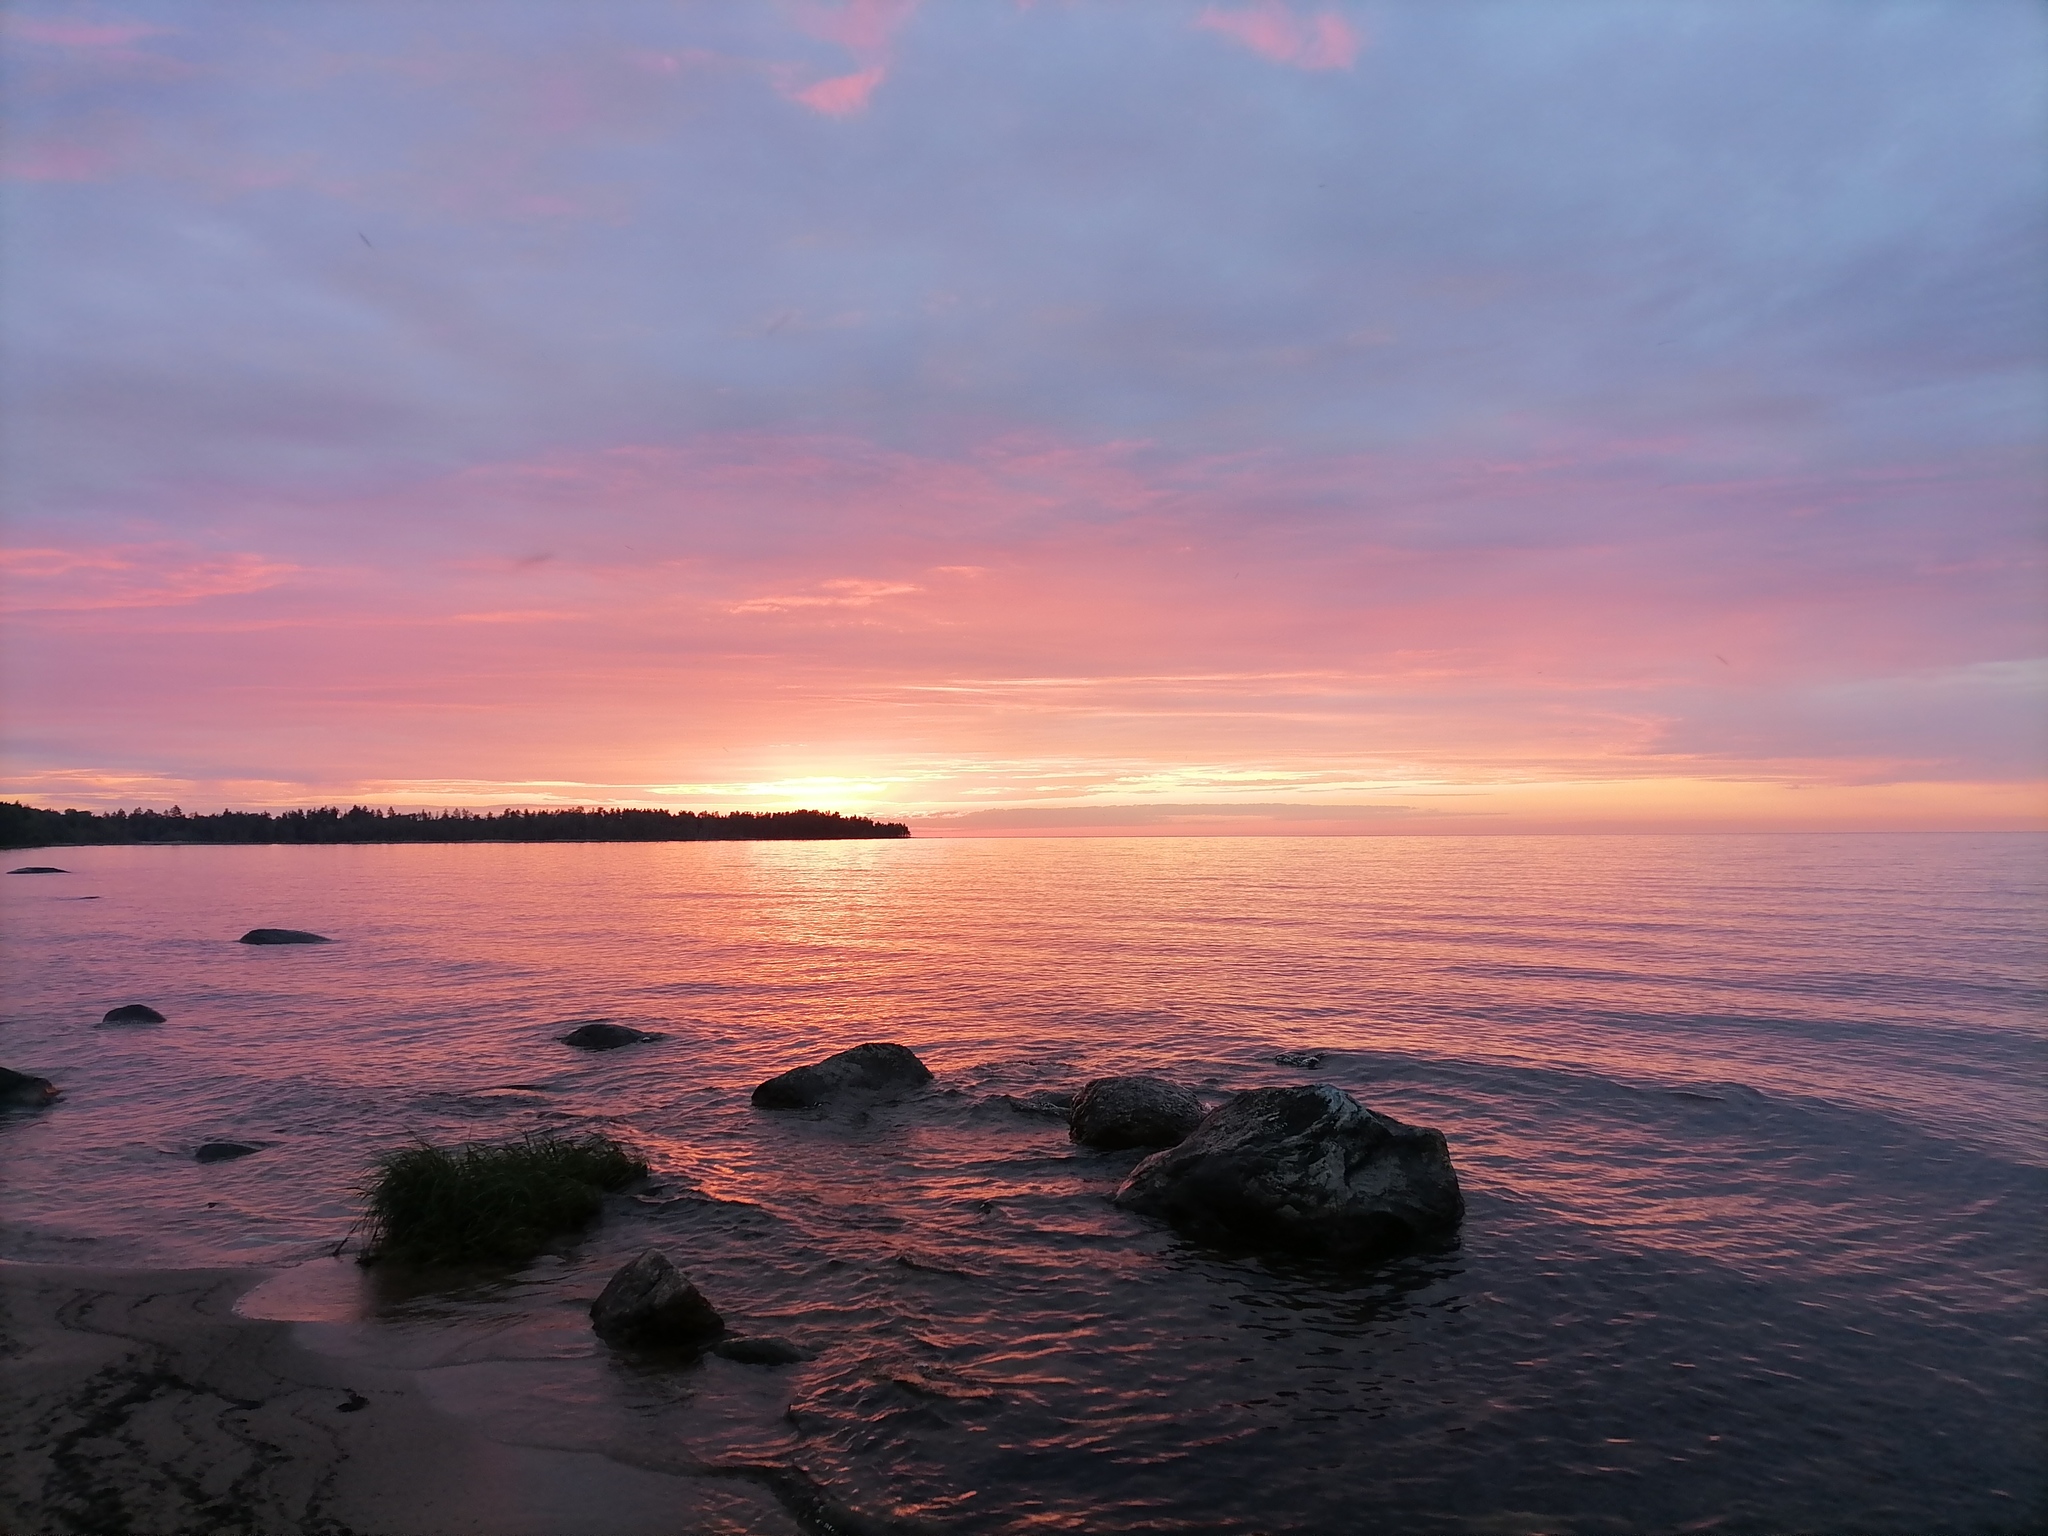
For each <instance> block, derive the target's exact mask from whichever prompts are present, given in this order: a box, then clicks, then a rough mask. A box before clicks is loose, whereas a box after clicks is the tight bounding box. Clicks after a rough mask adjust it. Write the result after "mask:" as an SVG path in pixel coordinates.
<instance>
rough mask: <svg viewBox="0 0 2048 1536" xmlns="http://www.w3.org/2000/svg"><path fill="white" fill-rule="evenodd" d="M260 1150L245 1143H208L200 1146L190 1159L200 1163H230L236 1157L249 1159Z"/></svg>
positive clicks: (260, 1149)
mask: <svg viewBox="0 0 2048 1536" xmlns="http://www.w3.org/2000/svg"><path fill="white" fill-rule="evenodd" d="M262 1150H263V1149H262V1148H261V1147H252V1146H250V1145H249V1144H248V1143H247V1142H246V1141H208V1142H202V1143H201V1144H200V1146H199V1149H198V1150H197V1151H196V1152H194V1153H193V1154H192V1158H193V1161H195V1162H201V1163H231V1162H233V1161H234V1160H235V1159H236V1158H238V1157H249V1156H251V1155H253V1154H254V1153H257V1152H261V1151H262Z"/></svg>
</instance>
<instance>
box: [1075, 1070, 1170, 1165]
mask: <svg viewBox="0 0 2048 1536" xmlns="http://www.w3.org/2000/svg"><path fill="white" fill-rule="evenodd" d="M1201 1119H1202V1101H1201V1100H1200V1099H1198V1098H1196V1097H1195V1096H1194V1094H1193V1093H1191V1092H1189V1091H1188V1090H1187V1089H1185V1088H1183V1087H1181V1086H1180V1085H1179V1084H1177V1083H1168V1082H1162V1081H1160V1080H1159V1079H1158V1078H1156V1077H1098V1078H1096V1079H1095V1081H1094V1082H1092V1083H1090V1084H1089V1085H1088V1086H1087V1087H1086V1088H1083V1089H1082V1090H1081V1096H1080V1097H1079V1098H1078V1099H1076V1100H1074V1121H1073V1125H1072V1126H1071V1127H1070V1128H1069V1129H1068V1131H1067V1134H1068V1135H1069V1136H1071V1137H1073V1139H1074V1140H1076V1141H1078V1142H1080V1143H1081V1144H1082V1145H1083V1146H1089V1147H1098V1148H1101V1149H1102V1150H1104V1151H1111V1150H1114V1149H1115V1148H1118V1147H1170V1146H1172V1145H1173V1144H1174V1143H1175V1142H1177V1141H1179V1140H1180V1139H1181V1138H1182V1137H1183V1136H1185V1135H1187V1133H1188V1132H1189V1131H1192V1130H1193V1129H1194V1128H1195V1127H1196V1126H1197V1125H1198V1124H1200V1123H1201Z"/></svg>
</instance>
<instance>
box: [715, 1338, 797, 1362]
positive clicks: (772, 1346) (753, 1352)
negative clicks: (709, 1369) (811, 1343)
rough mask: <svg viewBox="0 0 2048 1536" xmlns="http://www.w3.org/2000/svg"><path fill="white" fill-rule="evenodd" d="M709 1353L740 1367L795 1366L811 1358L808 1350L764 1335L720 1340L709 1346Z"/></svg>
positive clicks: (785, 1340) (781, 1339) (787, 1341)
mask: <svg viewBox="0 0 2048 1536" xmlns="http://www.w3.org/2000/svg"><path fill="white" fill-rule="evenodd" d="M711 1353H713V1354H714V1355H720V1356H723V1357H724V1358H725V1359H727V1360H734V1361H737V1362H738V1363H739V1364H741V1365H795V1364H796V1363H797V1362H798V1361H800V1360H808V1359H810V1358H811V1356H810V1352H809V1351H808V1350H802V1349H798V1348H797V1347H796V1346H795V1345H794V1344H792V1343H790V1342H789V1340H787V1339H784V1338H777V1337H776V1336H775V1335H774V1334H765V1333H764V1334H760V1335H758V1336H755V1337H751V1338H737V1339H724V1340H721V1341H720V1342H719V1343H717V1344H714V1345H712V1346H711Z"/></svg>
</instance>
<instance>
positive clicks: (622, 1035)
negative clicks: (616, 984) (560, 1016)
mask: <svg viewBox="0 0 2048 1536" xmlns="http://www.w3.org/2000/svg"><path fill="white" fill-rule="evenodd" d="M555 1038H556V1039H557V1040H559V1041H561V1042H562V1044H564V1045H573V1046H575V1047H576V1049H577V1050H579V1051H616V1050H617V1049H618V1048H619V1047H620V1046H622V1045H638V1044H639V1043H640V1042H641V1041H642V1040H659V1039H660V1038H661V1036H660V1035H658V1034H656V1033H655V1032H654V1031H653V1030H651V1029H634V1028H632V1027H630V1026H629V1025H625V1024H614V1023H613V1022H612V1021H611V1020H610V1019H591V1020H590V1021H589V1022H588V1023H584V1024H579V1025H577V1027H576V1028H574V1029H572V1030H570V1031H569V1033H567V1034H566V1035H557V1036H555Z"/></svg>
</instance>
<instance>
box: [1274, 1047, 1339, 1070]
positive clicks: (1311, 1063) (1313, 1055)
mask: <svg viewBox="0 0 2048 1536" xmlns="http://www.w3.org/2000/svg"><path fill="white" fill-rule="evenodd" d="M1326 1059H1327V1058H1325V1057H1324V1055H1323V1053H1322V1052H1321V1051H1282V1052H1281V1053H1280V1054H1279V1055H1278V1056H1275V1057H1274V1058H1273V1065H1274V1066H1276V1067H1306V1068H1308V1069H1309V1071H1311V1072H1313V1071H1314V1070H1315V1069H1316V1068H1317V1067H1320V1066H1321V1065H1322V1064H1323V1062H1324V1061H1325V1060H1326Z"/></svg>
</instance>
